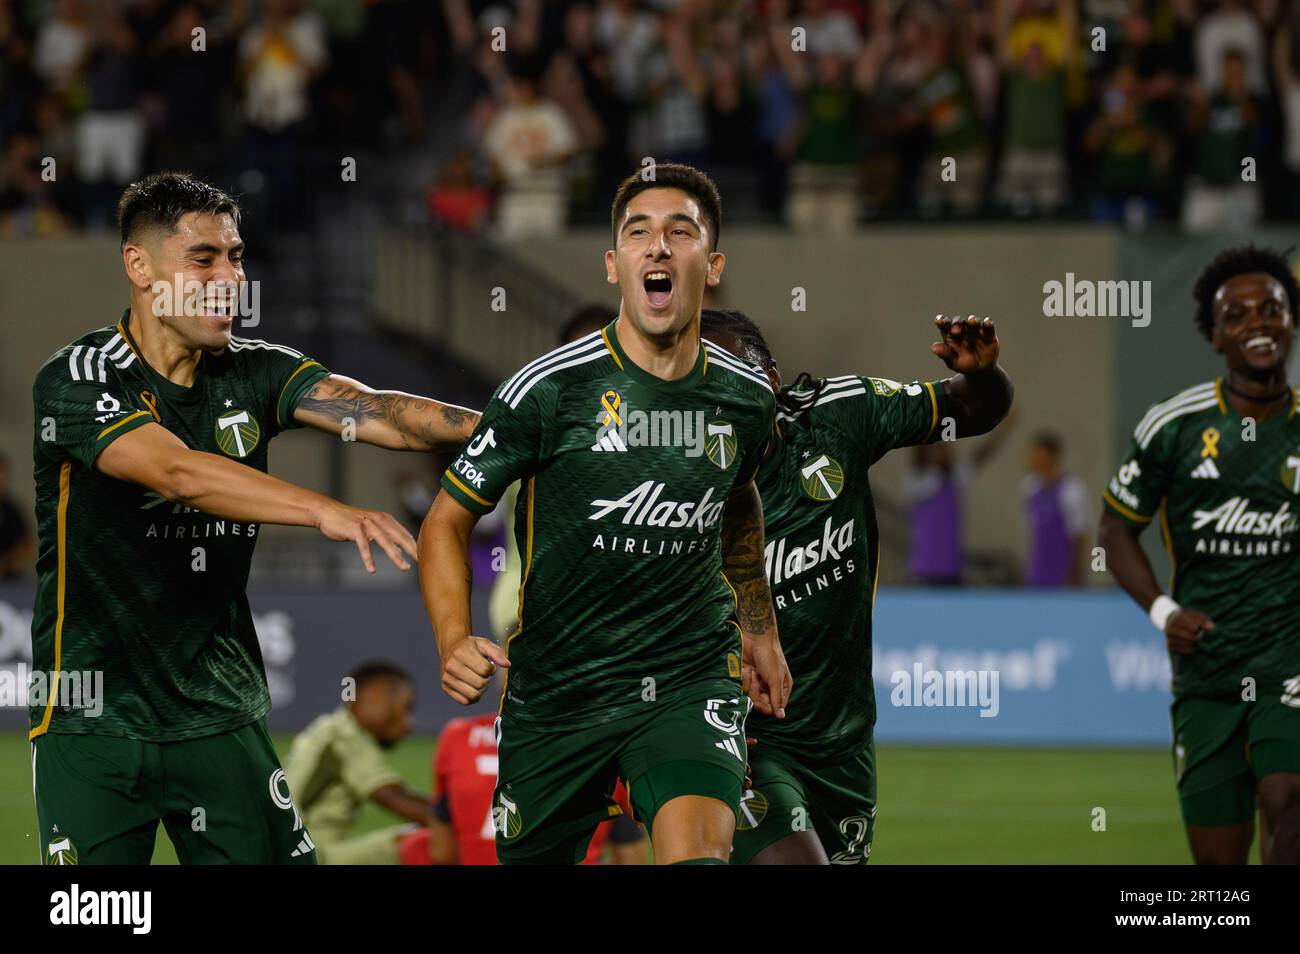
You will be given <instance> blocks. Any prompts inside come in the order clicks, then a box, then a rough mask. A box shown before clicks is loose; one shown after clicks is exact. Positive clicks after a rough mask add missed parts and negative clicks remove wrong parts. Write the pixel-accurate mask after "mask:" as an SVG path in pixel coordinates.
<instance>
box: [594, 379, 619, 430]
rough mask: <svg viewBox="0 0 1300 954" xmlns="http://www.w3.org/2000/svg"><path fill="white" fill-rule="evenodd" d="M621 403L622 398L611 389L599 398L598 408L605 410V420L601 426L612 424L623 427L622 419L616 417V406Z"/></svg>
mask: <svg viewBox="0 0 1300 954" xmlns="http://www.w3.org/2000/svg"><path fill="white" fill-rule="evenodd" d="M622 403H623V396H622V395H621V394H619V393H618V392H617V391H615V390H613V389H612V388H611V389H610V390H608V391H606V392H605V393H604V394H602V395H601V396H600V406H601V407H603V408H604V409H605V420H603V421H602V422H601V423H602V424H609V423H611V422H612V423H613V424H615V425H617V426H619V427H622V425H623V419H622V418H621V417H619V416H618V406H619V405H620V404H622Z"/></svg>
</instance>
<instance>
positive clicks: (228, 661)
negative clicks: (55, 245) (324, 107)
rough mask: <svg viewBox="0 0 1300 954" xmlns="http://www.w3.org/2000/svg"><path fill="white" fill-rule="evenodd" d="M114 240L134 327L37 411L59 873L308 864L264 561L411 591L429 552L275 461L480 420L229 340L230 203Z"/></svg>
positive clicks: (71, 362) (48, 729)
mask: <svg viewBox="0 0 1300 954" xmlns="http://www.w3.org/2000/svg"><path fill="white" fill-rule="evenodd" d="M119 219H120V222H121V229H122V264H123V266H124V268H125V271H126V277H127V280H128V281H129V283H130V286H131V306H130V308H128V309H127V310H126V311H125V312H124V313H123V315H122V317H121V319H119V320H118V321H117V323H116V324H113V325H109V326H108V327H106V328H101V329H99V330H98V331H92V332H90V333H89V334H86V335H83V336H82V337H80V338H78V339H77V340H76V341H74V342H73V343H72V344H69V345H67V346H66V347H64V348H62V349H60V350H59V351H58V352H56V353H55V354H54V356H53V357H51V358H50V359H49V360H48V361H47V362H46V363H45V365H44V366H43V367H42V368H41V370H40V372H39V373H38V374H37V376H36V384H35V387H34V389H33V398H34V403H35V410H36V426H35V441H34V463H35V479H36V516H37V523H38V526H39V528H40V555H39V557H38V560H37V566H36V569H37V585H36V606H35V610H34V613H33V619H32V660H33V662H32V665H33V669H34V671H41V672H46V673H52V674H53V675H52V676H51V677H50V683H51V685H50V688H49V690H48V693H47V698H45V699H43V700H33V704H32V707H31V724H32V729H31V733H30V738H31V739H32V772H33V776H34V782H33V785H34V789H35V795H36V807H37V815H38V818H39V824H40V844H41V857H42V860H43V861H49V860H50V859H51V858H52V857H54V856H55V855H58V856H59V857H60V858H67V857H72V856H73V855H74V854H75V856H76V857H77V859H78V860H79V861H80V862H81V863H82V864H86V863H110V864H147V863H148V862H149V859H150V857H151V856H152V854H153V845H154V838H155V836H156V833H157V829H158V823H159V821H160V820H161V821H162V823H163V824H164V825H165V826H166V829H167V832H168V834H169V835H170V837H171V839H172V843H173V844H174V845H175V847H176V853H177V855H178V856H179V858H180V860H181V861H182V862H185V863H188V862H235V863H256V864H288V863H302V862H307V863H311V862H314V861H315V851H314V849H313V845H312V841H311V836H310V835H309V834H308V833H307V831H306V829H304V828H303V825H302V821H301V819H300V817H299V816H298V812H297V810H296V809H295V808H294V806H293V801H292V799H291V797H290V795H289V791H288V788H287V786H286V784H285V781H284V773H283V771H282V770H281V769H280V764H279V761H278V759H277V757H276V753H275V749H274V747H273V746H272V744H271V738H270V736H269V735H268V734H267V731H266V725H265V721H264V719H263V717H264V716H265V715H266V713H267V711H268V710H269V709H270V708H271V699H270V695H269V693H268V690H267V684H266V673H265V671H264V669H263V666H262V656H261V652H260V650H259V648H258V643H257V635H256V633H255V632H254V630H253V617H252V613H251V611H250V609H249V605H248V597H247V595H246V593H245V592H244V587H245V584H246V582H247V580H248V569H249V563H250V561H251V560H252V556H253V547H254V544H255V542H256V538H257V536H258V533H259V530H260V527H261V525H262V524H264V523H278V524H286V525H290V526H305V527H315V528H316V529H318V530H319V531H320V532H321V533H322V534H324V535H325V536H326V537H328V538H329V539H331V540H348V541H351V542H352V543H354V544H355V545H356V547H357V549H358V551H359V553H360V555H361V560H362V562H363V563H364V564H365V567H366V569H367V570H369V571H371V572H373V571H374V560H373V558H372V556H371V544H372V543H374V544H378V546H379V547H380V548H381V549H382V550H383V551H384V552H385V553H386V554H387V555H388V557H389V559H391V560H392V561H393V562H394V563H395V564H396V565H397V566H399V567H400V568H402V569H407V568H408V566H409V564H408V563H407V558H406V556H404V555H403V554H406V555H409V556H411V557H414V555H415V541H414V540H413V539H412V538H411V535H410V534H409V533H407V532H406V531H405V530H404V529H402V527H401V526H400V525H399V524H398V523H397V521H395V520H394V519H393V518H392V517H391V516H389V515H388V514H386V513H380V512H378V511H373V510H360V509H357V508H355V507H349V506H346V505H345V504H341V503H339V502H338V501H335V500H331V499H330V498H328V497H324V496H322V495H321V494H318V493H314V492H312V491H310V490H304V489H303V488H301V487H296V486H294V485H293V484H289V483H286V482H284V481H282V480H277V479H276V478H274V477H271V476H269V475H268V474H267V473H266V469H267V444H268V442H269V441H270V439H271V438H272V437H274V436H276V435H277V434H279V433H281V432H282V431H284V430H287V429H289V428H293V427H297V426H299V425H302V424H306V425H309V426H312V427H315V428H317V429H319V430H323V431H326V432H328V433H334V434H338V433H340V432H342V431H343V430H344V429H345V428H349V429H351V428H355V437H356V439H357V440H360V441H365V442H367V443H371V444H377V445H379V446H381V447H390V448H410V449H413V450H428V449H432V448H434V447H436V446H446V445H455V444H459V443H460V442H461V441H463V440H464V438H465V437H466V436H467V435H468V430H469V428H470V427H472V425H473V422H474V421H475V420H476V419H477V415H475V414H474V413H473V412H472V411H466V410H464V409H463V408H456V407H452V406H450V405H445V404H440V403H439V402H437V401H431V400H427V399H425V398H417V397H414V396H412V395H408V394H401V393H399V392H393V391H371V390H370V389H368V388H366V387H365V386H364V385H361V384H358V383H357V382H355V381H352V380H350V379H348V378H344V377H340V376H338V375H333V374H330V372H329V371H328V370H326V369H325V368H324V367H323V366H322V365H321V364H320V363H319V362H317V361H314V360H312V359H310V358H307V357H304V356H303V355H302V354H300V353H298V352H297V351H294V350H293V349H292V348H285V347H282V346H280V345H275V344H270V343H268V342H265V341H256V340H250V339H243V338H236V337H233V336H232V335H231V330H232V326H233V322H234V310H233V307H232V306H233V302H234V301H235V300H237V298H238V295H237V294H236V293H237V292H238V291H240V290H241V286H242V285H243V283H244V281H245V277H244V243H243V242H242V241H241V240H240V237H239V208H238V206H236V204H235V202H234V201H233V200H232V199H231V198H230V197H229V196H227V195H225V194H224V193H223V192H221V191H219V190H218V189H215V188H213V187H212V186H210V185H208V184H206V183H203V182H200V181H198V180H196V179H193V178H191V177H189V176H187V175H183V174H179V173H165V174H162V175H157V176H150V177H149V178H147V179H144V180H142V181H141V182H137V183H135V184H134V185H131V186H130V187H128V188H127V190H126V191H125V192H124V193H123V195H122V199H121V202H120V205H119ZM177 276H179V279H180V281H179V284H181V285H182V286H185V290H184V293H183V294H182V293H181V290H179V289H176V288H175V285H176V284H177ZM190 287H192V288H193V289H194V291H193V292H192V293H191V292H190V291H189V290H188V289H189V288H190ZM178 300H184V302H185V307H184V308H182V309H177V308H175V303H176V302H177V301H178ZM177 311H180V312H182V313H179V314H178V313H176V312H177ZM83 672H98V673H102V679H103V690H104V691H103V700H102V701H103V709H102V712H99V713H93V712H91V711H81V710H79V709H78V708H76V707H75V705H68V704H66V702H67V700H68V699H69V698H71V697H70V696H69V692H68V690H70V689H75V688H76V683H75V682H74V681H73V678H74V676H75V675H77V674H80V673H83ZM60 687H62V688H60ZM72 701H73V703H74V704H75V699H73V700H72ZM200 809H201V810H202V818H203V819H204V823H203V824H202V825H197V824H195V822H196V820H197V819H198V818H199V817H200V816H199V810H200ZM56 845H57V846H59V847H58V848H57V850H56V849H55V847H54V846H56Z"/></svg>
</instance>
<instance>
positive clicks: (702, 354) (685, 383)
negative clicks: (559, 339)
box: [600, 318, 709, 391]
mask: <svg viewBox="0 0 1300 954" xmlns="http://www.w3.org/2000/svg"><path fill="white" fill-rule="evenodd" d="M617 322H618V319H617V318H615V319H614V320H613V321H611V322H610V323H609V324H607V325H606V326H605V327H604V328H603V329H601V332H600V335H601V337H602V338H604V339H605V347H606V348H608V349H609V353H610V357H612V358H613V359H614V363H615V364H617V365H618V367H619V370H620V371H622V372H623V373H624V374H626V375H627V376H628V377H629V378H631V379H632V380H633V381H636V382H637V383H638V384H642V385H644V386H646V387H649V388H656V389H657V390H660V391H681V390H686V389H688V388H691V387H694V386H695V384H696V383H698V382H699V381H700V380H702V379H703V378H704V375H705V373H707V371H708V367H709V358H708V354H707V352H706V351H705V349H704V341H703V340H701V341H700V351H699V354H697V355H696V356H695V366H694V367H693V368H691V370H690V372H688V373H687V374H684V375H682V376H681V377H680V378H677V379H676V380H673V381H665V380H664V379H663V378H660V377H656V376H655V375H653V374H651V373H650V372H649V371H646V370H645V369H644V368H642V367H641V366H640V365H638V364H636V363H635V362H634V361H633V360H632V359H631V358H629V357H628V356H627V352H626V351H624V350H623V346H622V345H621V344H619V341H618V335H616V334H615V333H614V325H615V324H616V323H617Z"/></svg>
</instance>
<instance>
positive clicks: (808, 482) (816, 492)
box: [799, 454, 844, 503]
mask: <svg viewBox="0 0 1300 954" xmlns="http://www.w3.org/2000/svg"><path fill="white" fill-rule="evenodd" d="M799 481H800V483H801V484H803V492H804V493H805V494H807V495H808V496H809V497H810V498H811V499H813V500H816V501H817V502H818V503H828V502H829V501H832V500H834V499H835V498H836V497H838V496H839V495H840V492H841V491H843V490H844V468H843V467H841V466H840V463H839V461H837V460H836V459H835V458H834V457H830V456H828V455H826V454H822V455H821V456H819V457H817V458H816V459H815V460H812V461H810V462H809V463H807V464H805V465H804V466H803V467H801V468H799Z"/></svg>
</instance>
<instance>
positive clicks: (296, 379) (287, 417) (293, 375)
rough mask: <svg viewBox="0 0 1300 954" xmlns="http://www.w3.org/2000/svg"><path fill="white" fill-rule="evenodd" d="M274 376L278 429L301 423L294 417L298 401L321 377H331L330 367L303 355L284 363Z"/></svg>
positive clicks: (296, 425) (285, 429) (292, 426)
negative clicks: (291, 362) (289, 362)
mask: <svg viewBox="0 0 1300 954" xmlns="http://www.w3.org/2000/svg"><path fill="white" fill-rule="evenodd" d="M277 372H278V373H277V374H275V375H274V376H273V378H272V386H273V388H274V391H275V393H276V394H277V395H279V396H278V397H277V398H276V402H275V423H276V427H277V429H278V430H281V431H287V430H289V429H291V428H295V427H300V426H301V425H300V424H299V423H298V422H297V421H295V420H294V419H293V412H294V410H295V409H296V408H297V407H298V402H299V401H301V400H302V396H303V395H304V394H306V393H307V389H308V388H310V387H311V386H312V385H313V384H315V383H316V382H317V381H319V380H320V379H321V378H325V377H329V373H330V372H329V369H328V368H326V367H325V366H324V365H323V364H321V363H320V362H319V361H316V360H315V359H313V358H307V357H301V358H299V359H298V360H297V361H296V362H294V363H293V364H284V365H282V366H281V367H280V368H278V369H277Z"/></svg>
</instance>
